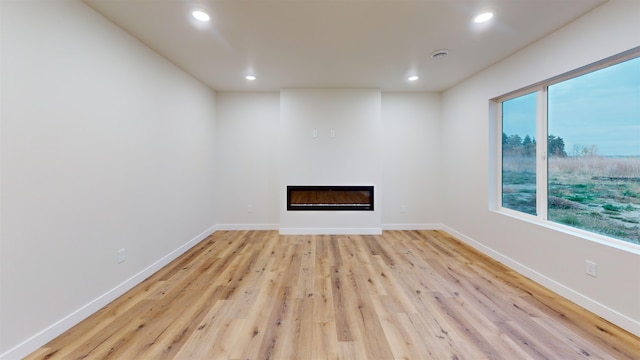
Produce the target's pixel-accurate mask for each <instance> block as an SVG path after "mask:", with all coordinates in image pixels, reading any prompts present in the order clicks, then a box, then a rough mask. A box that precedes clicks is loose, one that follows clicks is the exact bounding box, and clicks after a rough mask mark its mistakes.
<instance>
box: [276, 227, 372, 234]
mask: <svg viewBox="0 0 640 360" xmlns="http://www.w3.org/2000/svg"><path fill="white" fill-rule="evenodd" d="M380 234H382V228H280V235H380Z"/></svg>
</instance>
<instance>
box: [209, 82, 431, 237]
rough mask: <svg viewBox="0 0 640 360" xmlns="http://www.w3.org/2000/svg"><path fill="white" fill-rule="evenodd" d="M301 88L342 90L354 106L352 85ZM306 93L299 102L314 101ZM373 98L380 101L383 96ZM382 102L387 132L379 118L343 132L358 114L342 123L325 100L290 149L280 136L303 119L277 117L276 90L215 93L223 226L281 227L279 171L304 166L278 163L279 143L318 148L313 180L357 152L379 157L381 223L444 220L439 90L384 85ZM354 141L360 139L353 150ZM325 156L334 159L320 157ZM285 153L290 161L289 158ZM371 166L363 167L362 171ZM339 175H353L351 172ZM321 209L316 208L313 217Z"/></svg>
mask: <svg viewBox="0 0 640 360" xmlns="http://www.w3.org/2000/svg"><path fill="white" fill-rule="evenodd" d="M286 91H290V90H286ZM358 91H359V90H356V92H358ZM302 92H303V93H304V94H311V95H312V96H316V95H317V94H321V96H323V97H327V96H328V99H331V98H334V97H335V98H339V99H341V101H342V102H343V104H345V105H346V107H347V108H350V109H351V108H353V103H352V102H350V100H349V94H352V93H354V90H348V91H347V90H331V89H324V90H314V91H309V90H304V91H302ZM376 93H377V92H376ZM345 94H346V95H345ZM376 96H378V95H376ZM305 101H306V100H303V101H302V102H301V103H300V105H299V106H300V108H301V109H308V108H309V107H308V104H307V103H306V102H305ZM331 101H333V100H331ZM375 101H376V103H377V101H378V100H375ZM380 103H381V106H380V107H379V106H378V105H377V104H376V109H377V110H372V111H378V112H380V115H379V116H380V118H381V122H382V123H381V127H382V128H381V134H382V135H379V133H378V130H376V128H375V126H374V127H373V128H372V127H371V126H364V129H365V130H364V131H362V132H358V133H357V135H354V134H349V133H345V132H343V131H342V130H341V129H342V128H345V126H346V125H347V124H348V123H350V122H353V121H354V120H353V119H354V118H353V117H352V115H351V114H348V115H347V120H344V119H343V120H342V121H343V122H344V123H340V121H337V120H335V119H338V117H337V116H336V114H335V112H336V111H335V109H334V108H333V107H332V106H325V105H324V104H322V105H321V106H317V107H315V108H314V112H313V115H314V116H315V117H316V118H317V119H316V120H314V121H316V122H310V123H305V124H304V126H306V128H305V129H304V130H301V132H304V134H303V136H300V137H299V138H297V139H296V141H297V143H296V146H297V148H296V150H295V151H293V150H292V149H291V148H289V145H288V144H290V143H291V141H283V139H282V136H289V135H286V134H288V133H289V132H290V131H297V130H291V129H290V128H296V127H298V126H301V123H300V121H299V120H296V121H295V122H293V123H288V124H286V125H285V124H284V123H281V122H280V120H279V119H280V95H279V93H218V94H217V96H216V134H217V140H216V156H217V168H218V169H219V171H218V172H217V178H218V182H217V184H218V188H219V189H220V191H219V196H218V199H217V201H216V203H217V204H218V215H217V217H216V218H217V220H218V228H220V229H277V228H278V227H279V226H280V203H279V201H280V199H281V197H280V196H282V197H283V199H284V196H286V193H284V191H285V188H281V187H280V175H281V174H280V173H281V172H283V173H285V174H286V173H289V172H292V171H296V169H298V168H299V167H300V166H299V165H293V164H288V165H287V164H285V163H282V164H281V161H280V160H281V158H280V149H281V148H282V147H283V146H284V147H286V148H287V151H288V152H293V153H294V154H295V155H300V154H307V155H308V154H315V155H311V156H316V155H318V157H319V159H320V162H316V164H315V165H313V164H312V163H311V162H310V163H307V164H305V165H303V166H309V167H310V168H312V169H314V170H315V171H320V172H321V173H315V174H313V175H310V176H309V178H308V179H307V180H308V181H310V182H312V183H318V182H319V181H323V182H331V183H333V180H332V181H327V180H324V179H323V177H324V176H327V175H326V174H328V173H329V172H326V173H325V174H323V173H322V172H324V169H328V170H331V166H338V167H341V168H349V169H351V168H353V166H352V163H348V161H353V157H354V156H361V157H363V158H368V160H367V161H375V162H376V165H375V166H381V167H382V169H385V171H382V174H381V175H379V174H375V175H372V178H375V177H379V178H380V179H381V184H382V186H379V187H378V189H377V192H376V197H378V199H379V201H380V202H379V206H380V209H381V217H382V220H381V221H382V227H383V228H384V229H419V228H422V229H424V228H437V227H439V226H440V224H441V223H442V220H441V217H440V213H441V209H440V207H441V199H440V190H439V189H440V183H439V181H438V180H439V178H440V174H439V171H437V170H436V169H437V168H438V167H439V166H440V140H439V134H440V96H439V95H438V94H433V93H382V94H381V98H380ZM296 106H297V105H296ZM349 111H352V110H349ZM305 116H306V115H305ZM340 116H343V115H340ZM301 117H302V116H301ZM305 118H306V119H308V118H307V117H305ZM328 119H334V120H328ZM364 121H370V120H364ZM369 125H370V124H369ZM312 128H317V130H318V138H315V139H314V138H313V137H312V136H311V135H312V134H311V131H312V130H313V129H312ZM331 128H335V129H336V138H335V139H331V138H330V130H331ZM346 128H347V129H349V128H348V127H346ZM353 128H354V129H355V128H356V127H355V126H354V127H353ZM282 134H285V135H282ZM362 139H364V141H363V140H362ZM376 139H378V140H376ZM322 146H326V147H327V148H322V150H321V151H322V152H321V153H319V154H318V153H316V151H317V148H318V147H322ZM350 146H355V147H356V152H355V154H354V153H353V149H351V148H350ZM369 148H371V149H374V150H373V152H371V151H370V150H368V149H369ZM376 153H377V154H378V156H377V157H376V156H375V154H376ZM289 155H291V154H288V153H285V154H284V157H287V156H289ZM305 156H306V155H305ZM325 156H327V157H329V158H330V160H326V161H325V160H323V159H324V157H325ZM284 160H285V161H288V158H287V159H284ZM325 163H327V164H329V165H327V166H328V168H326V167H325V165H324V164H325ZM358 163H361V162H358ZM306 171H307V169H305V170H304V172H305V173H306ZM312 171H313V170H312ZM333 171H334V172H335V173H336V174H340V176H346V175H345V172H344V171H342V170H336V169H333ZM368 171H369V170H366V171H364V172H363V174H366V173H367V172H368ZM348 176H350V177H351V176H352V175H348ZM307 180H305V181H307ZM335 181H337V182H339V183H343V182H345V181H348V182H350V183H351V182H353V180H350V179H349V178H340V179H339V180H338V179H337V180H335ZM360 182H367V183H368V182H369V180H367V181H365V180H362V179H361V180H359V181H357V182H355V183H360ZM334 184H335V183H334ZM383 189H384V190H383ZM249 206H251V209H252V211H251V212H249ZM283 206H284V205H283ZM305 214H306V215H305ZM305 214H301V217H302V216H304V217H309V216H308V215H309V213H305ZM317 215H318V214H317V213H314V216H313V218H314V220H315V219H316V218H317ZM320 215H322V213H320ZM335 215H336V216H338V217H342V218H345V217H348V216H351V215H350V214H347V213H337V214H335ZM350 220H352V219H350ZM293 226H297V225H293ZM308 226H312V225H308ZM376 226H378V225H376Z"/></svg>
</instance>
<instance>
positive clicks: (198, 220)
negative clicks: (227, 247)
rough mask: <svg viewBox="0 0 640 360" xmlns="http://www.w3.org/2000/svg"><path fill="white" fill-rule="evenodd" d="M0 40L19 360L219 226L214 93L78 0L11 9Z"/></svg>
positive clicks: (4, 284) (6, 308) (11, 341)
mask: <svg viewBox="0 0 640 360" xmlns="http://www.w3.org/2000/svg"><path fill="white" fill-rule="evenodd" d="M1 33H2V43H1V44H2V72H1V78H2V90H1V102H2V110H1V111H2V119H1V137H0V139H1V156H2V159H1V171H2V172H1V178H0V180H1V183H0V186H1V194H2V198H1V200H0V209H1V213H0V226H1V228H0V246H1V252H0V254H1V255H0V282H1V291H2V293H1V295H0V302H1V306H0V327H1V328H0V354H4V355H5V356H6V358H10V359H15V358H18V357H20V356H21V355H24V353H21V351H25V349H26V350H33V348H34V346H40V345H42V344H43V341H46V340H48V339H49V338H50V337H51V336H55V335H57V334H58V333H59V332H60V331H61V330H64V329H65V328H66V327H68V326H71V325H73V324H75V323H76V322H77V321H79V320H80V319H82V318H83V317H84V316H86V315H89V314H90V313H91V312H93V311H95V310H97V309H98V308H100V307H101V306H102V305H104V304H105V303H106V301H108V300H110V299H112V298H114V297H115V296H117V295H119V294H120V293H122V292H123V291H124V290H126V289H127V288H128V287H130V286H133V285H135V283H136V282H137V281H140V280H142V279H143V278H144V277H145V276H146V275H148V274H150V273H151V272H152V271H153V270H154V269H155V268H157V267H159V266H162V265H163V263H166V262H167V261H169V260H170V259H171V258H172V256H175V255H177V254H178V253H180V252H181V251H184V250H185V249H186V248H187V247H188V246H190V245H193V244H195V243H196V242H197V241H199V240H200V239H201V238H202V237H203V236H205V235H207V234H208V233H210V232H211V231H212V230H213V228H212V226H213V225H214V224H215V223H216V219H215V218H214V195H215V194H214V189H215V187H216V184H215V182H216V178H215V172H214V168H215V157H214V151H215V149H214V145H215V132H214V130H215V127H214V120H215V119H214V117H215V94H214V93H213V92H212V91H210V90H209V89H208V88H207V87H205V86H203V85H202V84H200V83H199V82H197V81H195V80H194V79H193V78H191V77H189V76H188V75H186V74H185V73H184V72H182V71H181V70H179V69H177V68H176V67H175V66H173V65H172V64H170V63H169V62H168V61H166V60H164V59H162V58H161V57H159V56H158V55H157V54H155V53H154V52H152V51H150V50H149V49H148V48H146V47H145V46H143V45H142V44H140V43H139V42H138V41H136V40H134V39H133V38H132V37H130V36H129V35H127V34H126V33H124V32H123V31H122V30H120V29H119V28H117V27H116V26H114V25H113V24H112V23H110V22H108V21H107V20H105V19H104V18H103V17H102V16H100V15H98V14H96V13H95V12H94V11H93V10H91V9H90V8H89V7H87V6H86V5H84V4H83V3H81V2H76V1H73V2H71V1H3V2H2V31H1ZM121 248H125V249H126V256H127V257H126V261H125V262H123V263H121V264H118V263H117V261H116V259H117V257H116V251H117V250H118V249H121ZM20 344H21V345H22V346H21V347H20V348H19V349H18V350H16V351H13V352H9V351H10V349H12V348H14V347H15V346H18V345H20ZM0 356H2V355H0Z"/></svg>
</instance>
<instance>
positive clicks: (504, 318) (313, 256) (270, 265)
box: [27, 231, 640, 360]
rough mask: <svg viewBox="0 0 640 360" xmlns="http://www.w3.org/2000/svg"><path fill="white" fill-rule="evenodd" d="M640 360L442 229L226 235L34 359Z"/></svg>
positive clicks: (637, 344) (623, 339)
mask: <svg viewBox="0 0 640 360" xmlns="http://www.w3.org/2000/svg"><path fill="white" fill-rule="evenodd" d="M578 358H593V359H640V339H639V338H638V337H635V336H633V335H631V334H629V333H627V332H625V331H623V330H621V329H619V328H617V327H616V326H613V325H612V324H610V323H608V322H606V321H604V320H602V319H601V318H599V317H597V316H595V315H593V314H591V313H589V312H587V311H585V310H583V309H582V308H579V307H577V306H576V305H574V304H572V303H570V302H568V301H566V300H564V299H562V298H560V297H558V296H557V295H554V294H553V293H551V292H549V291H548V290H546V289H544V288H542V287H540V286H538V285H536V284H535V283H533V282H531V281H530V280H528V279H526V278H524V277H522V276H521V275H518V274H517V273H515V272H513V271H511V270H509V269H507V268H505V267H503V266H501V265H500V264H498V263H496V262H495V261H493V260H490V259H489V258H487V257H484V256H482V255H480V254H478V253H477V252H475V251H474V250H472V249H471V248H469V247H467V246H466V245H463V244H461V243H460V242H458V241H456V240H455V239H454V238H452V237H451V236H449V235H447V234H446V233H444V232H440V231H388V232H384V234H383V235H381V236H353V235H352V236H328V235H325V236H280V235H278V233H277V232H273V231H248V232H246V231H231V232H216V233H215V234H213V235H212V236H210V237H209V238H207V239H206V240H204V241H202V242H201V243H200V244H198V245H197V246H195V247H194V248H193V249H192V250H190V251H189V252H187V253H185V254H184V255H183V256H181V257H180V258H178V259H177V260H176V261H174V262H173V263H171V264H170V265H168V266H166V267H165V268H163V269H162V270H160V271H159V272H158V273H156V274H155V275H153V276H152V277H150V278H149V279H147V280H146V281H144V282H143V283H142V284H140V285H139V286H137V287H135V288H134V289H132V290H131V291H130V292H128V293H127V294H125V295H124V296H122V297H121V298H119V299H117V300H115V301H114V302H113V303H111V304H109V305H108V306H106V307H105V308H104V309H102V310H100V311H99V312H97V313H96V314H94V315H93V316H91V317H90V318H89V319H87V320H85V321H84V322H82V323H80V324H79V325H77V326H75V327H74V328H72V329H70V330H69V331H68V332H66V333H64V334H63V335H61V336H60V337H58V338H57V339H55V340H53V341H52V342H50V343H49V344H47V345H45V346H44V347H42V348H41V349H39V350H38V351H36V352H35V353H33V354H31V355H30V356H29V357H27V359H287V360H288V359H296V360H304V359H374V360H377V359H380V360H386V359H472V360H479V359H492V360H495V359H508V360H511V359H563V360H564V359H578Z"/></svg>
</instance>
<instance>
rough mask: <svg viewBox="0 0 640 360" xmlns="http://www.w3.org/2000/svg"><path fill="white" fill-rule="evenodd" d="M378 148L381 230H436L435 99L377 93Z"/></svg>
mask: <svg viewBox="0 0 640 360" xmlns="http://www.w3.org/2000/svg"><path fill="white" fill-rule="evenodd" d="M380 146H381V148H382V159H383V166H382V168H383V172H382V184H383V189H384V191H383V192H382V194H381V196H382V225H383V228H384V229H432V228H437V227H439V226H440V224H442V217H441V212H442V209H441V207H442V204H441V197H440V193H441V191H440V189H441V183H440V171H439V169H440V159H441V153H440V146H441V144H440V96H439V95H438V94H433V93H382V137H381V141H380Z"/></svg>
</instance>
